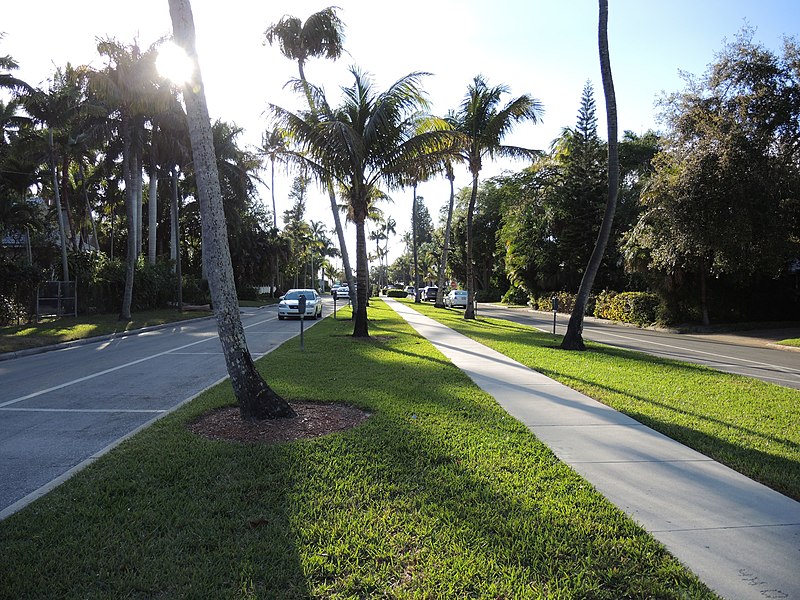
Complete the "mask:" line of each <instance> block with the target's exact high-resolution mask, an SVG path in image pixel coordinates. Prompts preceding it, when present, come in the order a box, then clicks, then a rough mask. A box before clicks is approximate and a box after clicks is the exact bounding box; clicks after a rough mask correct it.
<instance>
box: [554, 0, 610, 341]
mask: <svg viewBox="0 0 800 600" xmlns="http://www.w3.org/2000/svg"><path fill="white" fill-rule="evenodd" d="M599 3H600V10H599V13H600V15H599V19H598V33H597V38H598V49H599V54H600V73H601V75H602V77H603V95H604V96H605V101H606V117H607V120H608V200H607V201H606V210H605V214H604V215H603V222H602V224H601V225H600V232H599V234H598V236H597V242H595V245H594V250H593V251H592V255H591V257H590V258H589V264H588V266H587V267H586V271H585V272H584V274H583V278H582V279H581V285H580V287H579V288H578V295H577V298H576V299H575V306H574V307H573V309H572V314H571V315H570V317H569V324H568V325H567V332H566V333H565V334H564V339H563V340H562V342H561V348H563V349H564V350H585V349H586V346H585V345H584V343H583V316H584V313H585V312H586V304H587V302H588V301H589V293H590V292H591V291H592V285H594V279H595V277H596V275H597V271H598V269H599V268H600V262H601V261H602V260H603V254H604V253H605V250H606V245H607V244H608V238H609V237H610V236H611V226H612V224H613V222H614V213H615V212H616V208H617V195H618V193H619V152H618V147H617V100H616V95H615V93H614V81H613V79H612V77H611V58H610V54H609V51H608V0H599Z"/></svg>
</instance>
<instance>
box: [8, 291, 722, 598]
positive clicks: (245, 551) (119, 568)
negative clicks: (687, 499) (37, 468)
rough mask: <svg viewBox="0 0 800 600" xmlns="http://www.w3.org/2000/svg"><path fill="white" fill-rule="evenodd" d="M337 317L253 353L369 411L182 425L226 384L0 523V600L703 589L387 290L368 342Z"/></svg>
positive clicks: (309, 391) (288, 383)
mask: <svg viewBox="0 0 800 600" xmlns="http://www.w3.org/2000/svg"><path fill="white" fill-rule="evenodd" d="M348 312H349V309H340V311H339V316H340V319H339V320H336V321H335V320H333V319H331V318H327V319H325V320H323V321H322V322H320V323H318V324H317V325H315V326H314V327H313V328H310V329H309V330H308V331H307V332H306V339H305V351H304V352H301V351H300V349H299V347H298V344H297V343H288V344H285V345H283V346H282V347H281V348H279V349H277V350H276V351H274V352H272V353H270V354H268V355H267V356H265V357H264V358H262V359H260V360H259V361H258V363H257V364H258V368H259V369H260V371H261V372H262V373H263V374H264V376H265V378H266V379H267V381H268V382H269V383H270V384H271V385H272V386H273V387H274V389H275V390H276V391H278V392H279V393H280V394H282V395H283V396H284V397H286V398H287V399H289V400H298V401H300V400H316V401H322V402H346V403H349V404H352V405H355V406H358V407H361V408H364V409H366V410H368V411H370V412H371V413H372V416H371V418H370V419H369V420H368V421H366V422H365V423H363V424H361V425H360V426H359V427H357V428H355V429H353V430H350V431H348V432H345V433H340V434H334V435H330V436H326V437H322V438H318V439H314V440H306V441H299V442H292V443H284V444H279V445H273V446H266V445H245V444H236V443H227V442H221V441H210V440H207V439H204V438H200V437H197V436H195V435H193V434H191V433H190V432H189V431H188V430H187V429H186V423H187V422H190V421H192V420H193V419H196V418H197V417H199V416H200V415H201V414H203V413H205V412H206V411H208V410H210V409H212V408H215V407H220V406H224V405H228V404H230V403H231V402H232V393H231V391H230V385H229V384H228V383H227V382H226V383H224V384H222V385H220V386H218V387H216V388H214V389H212V390H210V391H209V392H207V393H205V394H203V395H201V396H200V397H198V398H197V399H195V400H194V401H192V402H191V403H189V404H187V405H186V406H184V407H182V408H181V409H179V410H178V411H176V412H175V413H172V414H170V415H169V416H167V417H165V418H164V419H162V420H161V421H159V422H158V423H156V424H155V425H154V426H152V427H150V428H149V429H147V430H145V431H143V432H141V433H139V434H138V435H136V436H135V437H133V438H131V439H130V440H128V441H126V442H125V443H123V444H122V445H121V446H120V447H118V448H117V449H115V450H114V451H112V452H110V453H109V454H107V455H105V456H103V457H102V458H101V459H99V460H98V461H97V462H95V463H94V464H93V465H91V466H90V467H89V468H87V469H85V470H84V471H82V472H81V473H79V474H77V475H76V476H75V477H73V478H72V479H70V480H69V481H68V482H66V483H65V484H63V485H61V486H60V487H59V488H57V489H56V490H54V491H53V492H51V493H50V494H48V495H47V496H45V497H44V498H42V499H40V500H38V501H37V502H35V503H33V504H32V505H30V506H28V507H27V508H26V509H24V510H23V511H21V512H19V513H17V514H15V515H12V516H11V517H9V518H8V519H6V520H5V521H2V522H0V548H2V549H3V560H2V561H0V597H3V598H14V599H18V598H47V599H50V598H66V597H69V598H120V597H126V598H155V597H163V598H176V597H181V598H269V599H289V598H310V597H313V598H436V599H438V598H491V599H497V598H505V599H518V598H575V599H579V598H580V599H582V598H597V599H608V600H617V599H620V598H692V599H698V598H700V599H703V598H714V597H715V596H714V595H713V594H712V593H711V592H709V591H708V590H707V589H706V588H705V587H704V586H703V585H702V584H700V583H699V582H698V581H697V580H696V578H695V577H694V576H693V575H692V574H690V573H689V572H687V571H686V570H685V569H684V568H683V567H682V566H681V565H680V564H679V563H678V562H677V561H676V560H675V559H673V558H672V557H671V556H670V555H669V554H668V553H667V552H666V551H665V550H664V549H663V547H662V546H661V545H660V544H658V543H657V542H656V541H655V540H654V539H653V538H652V537H651V536H650V535H649V534H647V533H646V532H644V531H643V530H642V529H641V528H640V527H638V526H637V525H636V524H635V523H634V522H633V521H631V520H630V519H629V518H627V517H626V516H625V515H624V514H623V513H621V512H620V511H619V510H618V509H616V508H615V507H613V506H612V505H611V504H610V503H609V502H608V501H606V500H605V499H604V498H603V497H602V496H601V495H599V494H598V493H596V492H595V491H594V490H593V488H592V487H591V486H590V485H589V484H587V483H586V481H585V480H583V479H582V478H580V477H579V476H578V475H577V474H575V472H573V471H572V470H571V469H570V468H568V467H567V466H565V465H564V464H563V463H561V462H560V461H559V460H558V459H557V458H556V457H555V456H554V455H553V454H552V452H551V451H550V450H549V449H548V448H547V447H545V446H544V445H543V444H541V443H540V442H539V441H538V440H537V439H536V438H535V437H534V436H533V435H532V434H531V433H530V432H528V430H527V429H526V428H525V427H524V426H523V425H522V424H520V423H519V422H518V421H516V420H514V419H512V418H510V417H509V416H508V415H507V414H506V413H505V412H504V411H503V410H502V409H501V408H500V407H499V406H498V405H497V403H496V402H495V401H494V400H493V399H492V398H491V397H490V396H488V395H487V394H485V393H484V392H482V391H481V390H480V389H479V388H477V387H476V386H475V385H473V384H472V382H471V381H470V380H469V379H468V378H467V377H466V376H465V375H464V374H463V373H462V372H461V371H460V370H458V369H456V368H454V367H453V366H452V365H451V363H449V361H447V360H446V359H445V358H444V357H443V356H442V355H441V354H439V353H438V352H437V351H436V350H435V349H434V348H433V347H432V346H431V345H430V344H429V343H428V342H427V341H426V340H424V339H421V338H419V337H418V336H417V335H416V334H414V332H413V331H412V330H411V329H410V327H409V326H408V325H407V324H406V323H405V321H403V320H402V319H401V318H400V317H399V316H398V315H396V314H395V313H394V311H392V310H391V309H390V308H388V307H387V306H386V305H385V304H384V303H382V302H380V301H375V302H373V303H372V306H371V308H370V332H371V334H372V338H371V339H370V340H368V341H360V340H355V339H353V338H352V337H351V335H350V334H351V332H352V322H350V321H349V320H345V319H341V317H344V316H346V315H347V314H348ZM493 328H494V330H495V331H497V332H498V333H500V332H501V331H505V330H503V329H502V328H501V327H500V326H493ZM506 333H508V332H507V331H506ZM520 333H523V334H524V333H525V332H520ZM504 335H505V334H504Z"/></svg>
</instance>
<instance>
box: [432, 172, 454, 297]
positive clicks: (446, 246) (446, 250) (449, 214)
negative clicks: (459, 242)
mask: <svg viewBox="0 0 800 600" xmlns="http://www.w3.org/2000/svg"><path fill="white" fill-rule="evenodd" d="M446 172H447V179H448V180H449V181H450V204H448V206H447V222H446V224H445V227H444V247H443V248H442V261H441V263H440V264H439V281H438V283H439V286H438V287H439V289H438V291H437V292H436V306H437V308H441V307H443V306H444V284H445V272H446V270H447V254H448V253H449V251H450V229H451V226H452V223H453V204H454V202H455V197H456V192H455V186H454V185H453V182H454V181H455V177H454V175H453V168H452V167H451V166H450V165H449V164H448V165H447V166H446Z"/></svg>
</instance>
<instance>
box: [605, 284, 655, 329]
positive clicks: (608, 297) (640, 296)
mask: <svg viewBox="0 0 800 600" xmlns="http://www.w3.org/2000/svg"><path fill="white" fill-rule="evenodd" d="M658 306H659V299H658V296H656V295H655V294H651V293H650V292H620V293H617V292H611V291H603V292H601V293H600V294H599V295H598V296H597V301H596V302H595V308H594V316H595V317H599V318H601V319H609V320H611V321H621V322H623V323H634V324H636V325H652V324H653V323H655V322H656V320H657V311H658Z"/></svg>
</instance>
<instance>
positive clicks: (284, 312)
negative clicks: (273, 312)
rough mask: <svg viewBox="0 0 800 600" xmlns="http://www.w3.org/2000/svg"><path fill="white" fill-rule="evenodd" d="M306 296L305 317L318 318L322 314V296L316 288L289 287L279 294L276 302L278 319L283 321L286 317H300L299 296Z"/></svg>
mask: <svg viewBox="0 0 800 600" xmlns="http://www.w3.org/2000/svg"><path fill="white" fill-rule="evenodd" d="M301 295H304V296H305V297H306V311H305V313H303V314H304V317H305V318H307V319H308V318H311V319H319V318H320V317H321V316H322V296H320V295H319V294H318V293H317V290H312V289H291V290H289V291H288V292H286V293H285V294H284V295H283V296H281V301H280V302H279V303H278V320H280V321H283V320H284V319H285V318H286V317H298V318H299V317H300V310H299V304H300V296H301Z"/></svg>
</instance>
